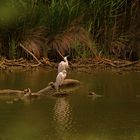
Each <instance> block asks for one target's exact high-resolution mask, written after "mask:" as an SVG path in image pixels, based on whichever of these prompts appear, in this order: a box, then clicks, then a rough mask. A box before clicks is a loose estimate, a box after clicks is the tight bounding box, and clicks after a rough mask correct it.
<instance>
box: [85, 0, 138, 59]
mask: <svg viewBox="0 0 140 140" xmlns="http://www.w3.org/2000/svg"><path fill="white" fill-rule="evenodd" d="M85 3H86V5H87V6H88V7H89V8H88V10H87V14H88V16H87V15H86V17H85V21H86V24H87V27H88V29H89V31H90V32H91V34H92V36H93V39H94V40H95V41H96V42H97V43H98V44H99V46H100V47H99V48H98V51H102V52H103V53H104V54H106V55H109V54H113V55H115V56H116V57H120V56H122V57H123V58H124V57H126V51H128V48H129V47H128V44H127V43H128V41H129V38H128V36H129V35H130V34H129V33H128V30H130V28H131V27H132V26H131V23H133V27H132V28H133V29H134V28H135V27H134V25H135V24H136V23H137V22H136V19H135V18H136V17H137V16H138V12H137V11H138V7H139V6H138V3H139V2H138V1H136V0H132V1H129V0H90V1H88V2H86V1H85ZM136 15H137V16H136Z"/></svg>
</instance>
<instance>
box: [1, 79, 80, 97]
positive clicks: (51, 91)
mask: <svg viewBox="0 0 140 140" xmlns="http://www.w3.org/2000/svg"><path fill="white" fill-rule="evenodd" d="M78 85H80V81H78V80H74V79H65V80H64V83H63V84H62V86H61V87H60V89H64V90H65V92H66V91H67V89H68V91H69V89H71V90H74V89H75V87H77V86H78ZM56 93H58V92H56V90H55V88H54V83H53V82H50V83H49V84H48V85H47V86H46V87H45V88H43V89H41V90H39V91H37V92H32V91H31V90H30V88H27V89H24V90H16V89H15V90H14V89H1V90H0V95H2V96H3V95H15V96H20V95H21V96H24V97H37V96H44V95H51V96H53V95H56Z"/></svg>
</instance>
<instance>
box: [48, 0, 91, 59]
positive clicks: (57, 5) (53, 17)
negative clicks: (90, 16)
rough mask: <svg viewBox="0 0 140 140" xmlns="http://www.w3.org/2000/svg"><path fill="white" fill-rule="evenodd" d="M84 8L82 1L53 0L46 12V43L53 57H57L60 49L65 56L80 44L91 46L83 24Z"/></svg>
mask: <svg viewBox="0 0 140 140" xmlns="http://www.w3.org/2000/svg"><path fill="white" fill-rule="evenodd" d="M84 10H85V9H84V7H82V5H81V4H80V1H74V0H68V1H66V0H61V1H57V0H52V2H51V4H50V5H49V6H48V9H47V14H46V27H47V34H46V38H47V43H46V44H47V47H48V48H49V56H50V57H51V58H53V56H54V58H56V56H58V51H59V52H60V53H61V54H62V55H63V56H64V55H67V54H70V55H71V54H72V51H76V49H75V48H76V47H78V46H79V45H81V46H83V47H88V48H90V47H91V42H90V41H91V40H90V38H89V35H88V32H87V31H86V29H85V28H84V26H83V25H82V23H83V16H84ZM76 44H78V45H76ZM73 46H75V47H73ZM72 48H73V49H72ZM74 49H75V50H74ZM81 52H82V50H81ZM71 56H73V55H71ZM58 58H60V56H58Z"/></svg>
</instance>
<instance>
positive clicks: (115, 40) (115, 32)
mask: <svg viewBox="0 0 140 140" xmlns="http://www.w3.org/2000/svg"><path fill="white" fill-rule="evenodd" d="M139 13H140V1H139V0H20V1H16V0H1V2H0V57H1V59H3V58H4V59H5V60H7V59H12V60H13V59H19V60H20V59H21V58H26V59H30V60H32V59H36V61H38V64H40V59H41V60H42V59H43V58H45V60H46V59H47V58H49V60H52V61H58V60H60V59H62V58H61V55H63V56H65V55H69V56H70V59H71V60H75V59H80V58H81V59H82V60H84V59H85V58H99V57H106V58H108V59H110V58H115V59H125V60H138V59H139V58H140V46H139V44H140V14H139ZM96 60H97V59H96ZM14 61H15V60H14ZM2 62H3V61H2ZM5 63H7V62H5ZM16 63H17V62H16ZM110 64H111V63H110Z"/></svg>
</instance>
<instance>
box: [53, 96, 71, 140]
mask: <svg viewBox="0 0 140 140" xmlns="http://www.w3.org/2000/svg"><path fill="white" fill-rule="evenodd" d="M54 121H55V122H56V132H57V135H58V136H59V137H61V138H62V137H64V136H66V135H67V136H68V135H69V136H70V134H69V130H70V129H71V127H72V116H71V107H70V105H69V102H68V101H67V100H66V98H58V99H57V100H56V103H55V107H54Z"/></svg>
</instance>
